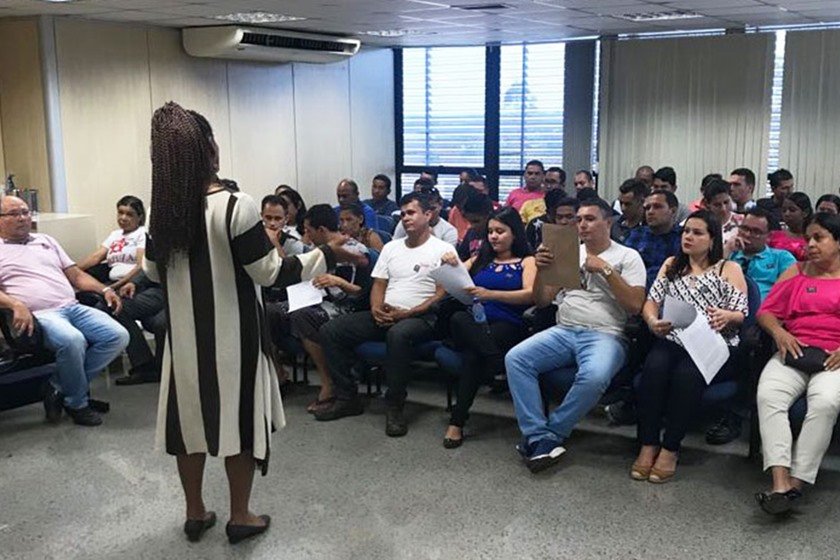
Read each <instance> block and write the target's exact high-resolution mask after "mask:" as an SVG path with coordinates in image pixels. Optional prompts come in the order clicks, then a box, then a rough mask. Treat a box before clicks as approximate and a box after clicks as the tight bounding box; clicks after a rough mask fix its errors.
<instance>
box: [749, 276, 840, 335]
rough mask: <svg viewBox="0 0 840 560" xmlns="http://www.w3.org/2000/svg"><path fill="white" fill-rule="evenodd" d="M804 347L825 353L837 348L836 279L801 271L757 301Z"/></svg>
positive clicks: (839, 296)
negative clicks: (817, 276)
mask: <svg viewBox="0 0 840 560" xmlns="http://www.w3.org/2000/svg"><path fill="white" fill-rule="evenodd" d="M765 313H770V314H771V315H773V316H774V317H776V318H777V319H778V320H779V321H781V322H782V323H784V326H785V329H786V330H787V331H788V332H789V333H790V334H792V335H793V336H795V337H796V338H797V339H799V341H800V342H801V343H803V344H805V345H807V346H816V347H818V348H822V349H823V350H825V351H826V352H834V351H835V350H837V349H838V348H840V278H812V277H810V276H806V275H804V274H802V273H801V272H800V273H799V274H797V275H796V276H794V277H793V278H789V279H788V280H785V281H784V282H779V283H777V284H776V285H775V286H773V289H771V290H770V293H769V294H768V295H767V299H765V300H764V303H762V304H761V308H760V309H759V310H758V316H759V317H760V316H761V315H763V314H765Z"/></svg>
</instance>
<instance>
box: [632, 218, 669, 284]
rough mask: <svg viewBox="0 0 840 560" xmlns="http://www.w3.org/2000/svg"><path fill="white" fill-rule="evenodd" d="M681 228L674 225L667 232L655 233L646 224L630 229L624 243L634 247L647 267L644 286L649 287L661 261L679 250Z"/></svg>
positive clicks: (654, 278) (657, 272)
mask: <svg viewBox="0 0 840 560" xmlns="http://www.w3.org/2000/svg"><path fill="white" fill-rule="evenodd" d="M681 237H682V228H681V227H680V226H674V229H672V230H671V231H669V232H668V233H663V234H660V235H657V234H655V233H653V232H652V231H651V229H650V227H648V226H641V227H635V228H633V229H632V230H630V235H628V236H627V239H626V240H625V242H624V245H626V246H627V247H630V248H631V249H635V250H636V251H638V252H639V254H640V255H641V256H642V261H643V262H644V263H645V268H646V269H647V282H646V283H645V288H646V289H648V290H649V289H650V287H651V285H652V284H653V281H654V280H656V275H657V274H659V269H660V268H662V263H664V262H665V259H667V258H668V257H673V256H674V255H676V254H677V253H679V252H680V238H681Z"/></svg>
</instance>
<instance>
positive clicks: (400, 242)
mask: <svg viewBox="0 0 840 560" xmlns="http://www.w3.org/2000/svg"><path fill="white" fill-rule="evenodd" d="M405 241H406V240H405V239H395V240H393V241H391V242H390V243H386V244H385V246H384V247H383V248H382V253H381V254H380V255H379V260H377V261H376V266H375V267H373V272H372V273H371V276H372V277H373V278H383V279H385V280H388V287H387V288H386V289H385V303H387V304H388V305H390V306H392V307H398V308H401V309H411V308H412V307H416V306H418V305H420V304H421V303H423V302H424V301H426V300H427V299H429V298H430V297H432V296H433V295H434V294H435V281H434V280H433V279H432V278H431V277H430V276H429V271H430V270H432V269H434V268H437V267H438V266H439V265H440V258H441V257H442V256H443V255H445V254H446V253H450V252H452V245H450V244H449V243H446V242H444V241H441V240H440V239H438V238H437V237H432V236H430V237H429V239H428V240H427V241H426V242H425V243H423V244H422V245H420V246H419V247H414V248H409V247H407V246H406V244H405Z"/></svg>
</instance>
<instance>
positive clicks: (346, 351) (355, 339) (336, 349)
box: [320, 311, 435, 406]
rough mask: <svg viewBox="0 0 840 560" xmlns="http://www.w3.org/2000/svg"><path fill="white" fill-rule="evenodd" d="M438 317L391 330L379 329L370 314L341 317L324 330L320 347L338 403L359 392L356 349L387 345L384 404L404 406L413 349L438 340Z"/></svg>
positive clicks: (417, 319)
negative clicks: (372, 344) (365, 345)
mask: <svg viewBox="0 0 840 560" xmlns="http://www.w3.org/2000/svg"><path fill="white" fill-rule="evenodd" d="M434 327H435V316H434V315H433V314H427V315H423V316H421V317H411V318H409V319H403V320H402V321H400V322H398V323H396V324H394V325H392V326H390V327H380V326H379V325H377V324H376V322H375V321H374V320H373V315H372V314H371V312H370V311H360V312H358V313H350V314H348V315H341V316H340V317H336V318H335V319H333V320H332V321H329V322H328V323H327V324H325V325H324V326H323V327H321V331H320V335H321V344H322V345H323V347H324V354H325V355H326V357H327V362H328V363H329V365H330V366H329V367H330V375H331V377H332V380H333V386H334V387H335V396H336V398H339V399H352V398H354V397H355V396H356V393H357V392H358V388H357V380H356V378H355V377H354V376H353V373H352V368H353V365H354V364H355V363H356V362H357V361H358V358H356V353H355V351H354V350H355V348H356V346H358V345H359V344H361V343H362V342H370V341H385V343H386V345H387V348H388V350H387V355H386V357H385V378H386V382H387V384H388V390H387V392H386V393H385V400H386V401H387V402H388V404H389V405H391V406H402V405H403V403H404V402H405V397H406V387H407V386H408V381H409V379H410V378H411V362H412V360H414V359H415V357H416V356H415V352H414V349H415V348H416V347H417V346H418V345H420V344H422V343H423V342H427V341H429V340H432V339H433V338H434V336H435V328H434Z"/></svg>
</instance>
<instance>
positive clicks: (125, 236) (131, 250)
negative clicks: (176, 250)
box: [102, 226, 146, 282]
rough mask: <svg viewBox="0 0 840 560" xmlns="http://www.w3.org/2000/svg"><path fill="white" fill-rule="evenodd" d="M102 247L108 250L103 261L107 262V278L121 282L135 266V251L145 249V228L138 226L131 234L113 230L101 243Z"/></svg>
mask: <svg viewBox="0 0 840 560" xmlns="http://www.w3.org/2000/svg"><path fill="white" fill-rule="evenodd" d="M102 246H103V247H105V249H107V250H108V252H107V253H106V256H105V260H106V261H107V262H108V266H109V267H110V269H111V270H110V271H109V272H108V278H110V279H111V281H112V282H116V281H118V280H122V278H123V277H124V276H125V275H126V274H128V273H129V272H131V269H132V268H134V267H135V266H137V264H138V263H137V250H138V249H144V250H145V249H146V228H145V227H143V226H140V227H139V228H137V229H135V230H134V231H132V232H131V233H123V230H121V229H115V230H114V231H112V232H111V234H110V235H108V237H107V238H106V239H105V241H103V242H102Z"/></svg>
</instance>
